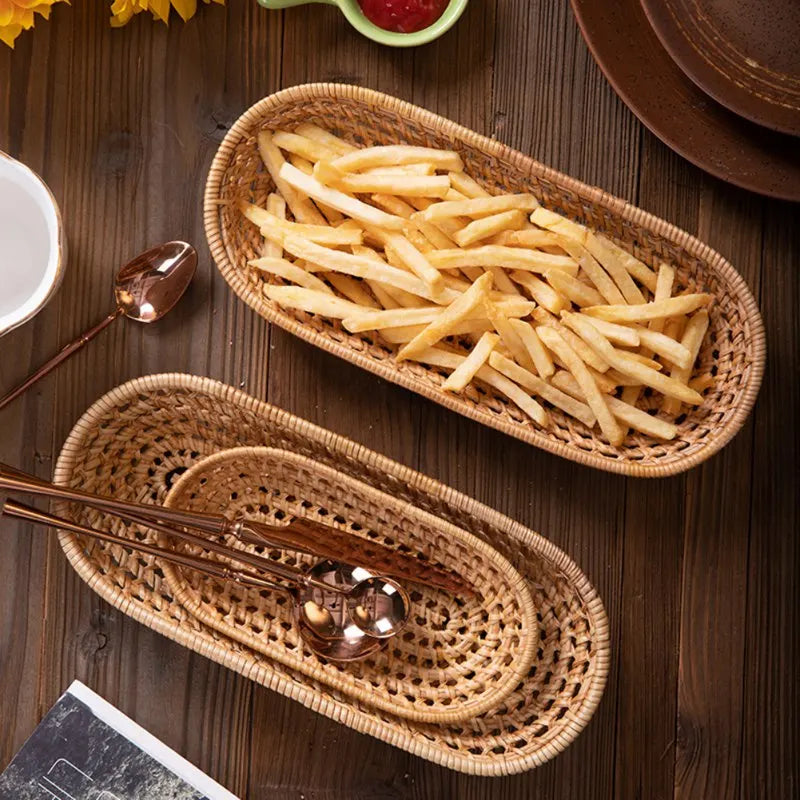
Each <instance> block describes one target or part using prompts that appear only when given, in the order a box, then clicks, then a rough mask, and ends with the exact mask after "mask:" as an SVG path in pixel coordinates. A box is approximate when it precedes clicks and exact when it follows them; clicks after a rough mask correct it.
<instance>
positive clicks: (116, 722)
mask: <svg viewBox="0 0 800 800" xmlns="http://www.w3.org/2000/svg"><path fill="white" fill-rule="evenodd" d="M66 693H67V694H71V695H72V696H73V697H74V698H76V699H77V700H80V701H81V702H82V703H85V704H86V705H87V706H88V707H89V708H90V709H91V710H92V711H93V712H94V714H95V715H96V716H97V717H98V718H99V719H101V720H102V721H103V722H105V723H106V724H108V725H110V726H111V727H112V728H114V729H115V730H117V731H118V732H119V733H121V734H122V735H123V736H125V737H127V738H128V739H129V740H130V741H131V742H133V743H134V744H135V745H136V746H137V747H139V748H140V749H141V750H143V751H144V752H145V753H147V754H148V755H149V756H151V757H152V758H154V759H155V760H156V761H158V762H160V763H161V764H163V765H164V766H165V767H166V768H167V769H170V770H172V771H173V772H174V773H175V774H176V775H177V776H178V777H180V778H182V779H183V780H184V781H186V783H188V784H189V785H190V786H192V787H193V788H195V789H197V791H198V792H202V793H203V794H204V795H206V797H208V798H209V800H239V798H238V797H236V795H234V794H231V793H230V792H229V791H228V790H227V789H225V788H224V787H223V786H220V785H219V784H218V783H217V782H216V781H214V780H212V779H211V778H209V777H208V775H206V774H205V773H204V772H201V771H200V770H199V769H198V768H197V767H196V766H195V765H194V764H192V763H190V762H189V761H187V760H186V759H185V758H183V756H180V755H178V753H176V752H175V751H174V750H173V749H172V748H171V747H167V745H165V744H164V743H163V742H161V741H159V740H158V739H156V737H155V736H153V734H152V733H148V732H147V731H146V730H145V729H144V728H143V727H142V726H141V725H137V724H136V723H135V722H134V721H133V720H132V719H131V718H130V717H126V716H125V714H123V713H122V712H121V711H120V710H119V709H118V708H115V707H114V706H112V705H111V703H109V702H108V701H106V700H104V699H103V698H102V697H100V695H99V694H95V692H93V691H92V690H91V689H90V688H89V687H88V686H85V685H84V684H82V683H81V682H80V681H73V682H72V683H71V684H70V687H69V688H68V689H67V692H66Z"/></svg>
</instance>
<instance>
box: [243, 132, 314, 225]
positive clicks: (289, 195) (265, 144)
mask: <svg viewBox="0 0 800 800" xmlns="http://www.w3.org/2000/svg"><path fill="white" fill-rule="evenodd" d="M258 152H259V154H260V155H261V160H262V161H263V162H264V166H265V167H266V168H267V172H269V174H270V177H271V178H272V180H273V182H274V183H275V187H276V188H277V190H278V191H279V192H280V193H281V196H282V197H283V199H284V200H285V201H286V205H287V206H289V210H290V211H291V212H292V215H293V216H294V218H295V219H296V220H297V221H298V222H305V223H307V224H309V225H324V224H325V217H323V216H322V214H320V213H319V211H317V209H316V208H314V204H313V203H312V202H311V201H310V200H309V199H308V197H305V196H304V195H303V193H302V191H298V190H297V189H296V188H295V187H294V186H292V185H291V184H290V183H289V182H288V181H286V180H285V179H284V178H283V177H282V176H281V170H282V169H283V168H284V167H286V166H289V167H291V164H287V162H286V160H285V159H284V157H283V154H282V153H281V151H280V148H278V147H277V146H276V145H275V143H274V142H273V141H272V134H271V133H270V132H269V131H261V132H260V133H259V134H258ZM292 169H295V170H297V167H292ZM297 171H298V172H300V170H297ZM300 174H301V175H302V174H303V173H302V172H300ZM306 194H308V193H307V192H306Z"/></svg>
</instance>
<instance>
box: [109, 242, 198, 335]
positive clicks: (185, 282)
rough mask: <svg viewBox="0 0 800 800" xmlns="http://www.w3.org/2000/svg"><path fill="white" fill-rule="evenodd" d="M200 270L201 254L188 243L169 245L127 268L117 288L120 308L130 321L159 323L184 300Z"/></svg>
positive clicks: (148, 252)
mask: <svg viewBox="0 0 800 800" xmlns="http://www.w3.org/2000/svg"><path fill="white" fill-rule="evenodd" d="M196 270H197V252H196V250H195V249H194V247H192V246H191V245H190V244H187V243H186V242H179V241H174V242H165V243H164V244H160V245H157V246H156V247H151V248H150V249H149V250H145V251H144V252H143V253H140V254H139V255H138V256H136V258H134V259H133V260H131V261H129V262H128V263H127V264H125V266H124V267H122V269H120V271H119V273H117V279H116V282H115V287H114V295H115V297H116V299H117V306H118V308H120V309H121V310H122V313H123V314H125V316H126V317H128V318H129V319H133V320H136V321H137V322H146V323H149V322H156V321H158V320H160V319H161V318H162V317H163V316H164V315H165V314H167V313H168V312H170V311H171V310H172V309H173V308H174V307H175V306H176V304H177V303H178V301H179V300H180V299H181V297H183V295H184V293H185V292H186V290H187V289H188V288H189V284H190V283H191V282H192V278H193V277H194V274H195V272H196Z"/></svg>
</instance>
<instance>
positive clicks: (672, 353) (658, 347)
mask: <svg viewBox="0 0 800 800" xmlns="http://www.w3.org/2000/svg"><path fill="white" fill-rule="evenodd" d="M592 321H593V322H596V321H597V320H595V319H593V318H592ZM612 324H613V323H612ZM633 330H635V331H637V332H638V335H639V340H640V341H641V343H642V345H644V346H645V347H647V348H648V349H649V350H652V351H653V352H654V353H657V354H658V355H660V356H663V357H664V358H666V359H667V361H670V362H672V363H673V364H674V365H675V366H676V367H682V368H688V369H691V366H692V362H693V361H694V359H693V358H692V355H691V353H690V352H689V350H688V349H687V348H686V347H684V346H683V345H682V344H681V343H680V342H676V341H675V340H674V339H672V338H670V337H669V336H665V335H664V334H663V333H659V332H658V331H652V330H650V329H649V328H638V327H637V328H634V329H633Z"/></svg>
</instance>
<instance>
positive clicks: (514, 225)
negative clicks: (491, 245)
mask: <svg viewBox="0 0 800 800" xmlns="http://www.w3.org/2000/svg"><path fill="white" fill-rule="evenodd" d="M524 222H525V214H524V213H523V212H522V211H519V210H518V209H513V210H511V211H501V212H500V213H499V214H492V216H490V217H481V218H480V219H476V220H474V221H473V222H470V223H469V225H467V226H466V227H464V228H462V229H461V230H460V231H458V233H456V234H455V236H454V237H453V238H454V239H455V241H456V244H457V245H458V246H459V247H469V246H470V245H471V244H475V242H479V241H481V240H482V239H488V238H489V237H490V236H494V235H495V234H496V233H500V231H506V230H517V229H519V228H521V227H522V225H523V224H524Z"/></svg>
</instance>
